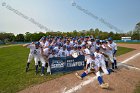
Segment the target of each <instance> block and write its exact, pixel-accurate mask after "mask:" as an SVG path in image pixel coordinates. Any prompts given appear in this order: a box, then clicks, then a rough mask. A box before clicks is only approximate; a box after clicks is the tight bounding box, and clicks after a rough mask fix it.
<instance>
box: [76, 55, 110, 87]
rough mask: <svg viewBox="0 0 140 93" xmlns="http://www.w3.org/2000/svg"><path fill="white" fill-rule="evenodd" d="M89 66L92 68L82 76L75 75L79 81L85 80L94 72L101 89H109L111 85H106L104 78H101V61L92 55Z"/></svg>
mask: <svg viewBox="0 0 140 93" xmlns="http://www.w3.org/2000/svg"><path fill="white" fill-rule="evenodd" d="M88 64H90V67H89V68H88V69H87V70H86V71H84V72H83V73H82V74H81V75H79V74H78V73H76V74H75V75H76V76H77V77H78V78H79V79H83V78H84V77H85V76H87V75H88V74H89V73H91V72H94V73H95V74H96V76H97V80H98V82H99V85H100V87H101V88H108V87H109V84H108V83H104V81H103V78H102V76H101V72H100V67H101V63H100V61H99V59H98V58H96V57H95V55H94V54H91V55H90V61H88ZM105 74H106V73H105Z"/></svg>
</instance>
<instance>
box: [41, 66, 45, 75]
mask: <svg viewBox="0 0 140 93" xmlns="http://www.w3.org/2000/svg"><path fill="white" fill-rule="evenodd" d="M44 68H45V67H43V66H42V70H41V74H44Z"/></svg>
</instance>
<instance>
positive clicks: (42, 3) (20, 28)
mask: <svg viewBox="0 0 140 93" xmlns="http://www.w3.org/2000/svg"><path fill="white" fill-rule="evenodd" d="M73 1H74V0H0V32H11V33H14V34H19V33H23V34H24V33H25V32H31V33H33V32H40V31H41V32H46V30H45V29H44V28H48V29H49V31H52V30H53V31H63V32H67V31H73V30H77V31H81V30H89V29H91V28H93V29H96V28H99V29H100V30H102V31H114V32H128V31H130V30H133V29H134V28H135V25H136V24H137V23H138V22H140V0H75V1H74V2H75V4H76V6H80V7H81V8H82V9H84V10H86V11H88V12H90V13H92V15H94V16H97V17H98V18H99V19H101V18H102V19H103V20H104V21H105V22H107V23H109V24H111V25H112V26H114V27H116V28H117V29H120V30H118V31H117V30H115V29H111V28H109V27H108V25H107V24H106V23H103V22H101V21H100V20H97V19H95V18H94V17H91V16H90V15H88V14H86V13H84V12H83V11H82V10H79V9H78V8H77V7H76V6H72V3H73ZM9 6H10V7H11V8H10V9H11V10H10V9H9V8H8V7H9ZM14 10H16V13H15V11H14ZM17 11H18V13H17ZM21 14H22V15H21ZM23 15H24V16H26V18H24V17H23ZM29 19H34V22H33V21H31V20H29ZM40 25H41V26H43V28H41V27H40Z"/></svg>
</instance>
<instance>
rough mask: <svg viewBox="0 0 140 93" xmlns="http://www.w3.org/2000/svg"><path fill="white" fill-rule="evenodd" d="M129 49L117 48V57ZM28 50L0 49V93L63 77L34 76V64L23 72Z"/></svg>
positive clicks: (12, 91)
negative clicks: (27, 70)
mask: <svg viewBox="0 0 140 93" xmlns="http://www.w3.org/2000/svg"><path fill="white" fill-rule="evenodd" d="M132 50H133V49H130V48H123V47H118V53H117V55H121V54H125V53H127V52H130V51H132ZM28 53H29V49H26V48H23V47H22V46H11V47H5V48H0V93H15V92H17V91H20V90H22V89H24V88H26V87H29V86H33V85H35V84H39V83H42V82H46V81H48V80H52V79H55V78H58V77H60V76H63V75H64V74H56V75H49V74H47V75H45V76H43V77H41V76H40V75H39V74H38V75H35V70H34V62H32V63H31V65H30V71H29V72H28V73H26V72H25V66H26V61H27V57H28Z"/></svg>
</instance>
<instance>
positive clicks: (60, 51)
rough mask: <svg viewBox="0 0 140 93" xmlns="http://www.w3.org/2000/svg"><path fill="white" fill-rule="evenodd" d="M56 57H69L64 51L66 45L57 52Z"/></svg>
mask: <svg viewBox="0 0 140 93" xmlns="http://www.w3.org/2000/svg"><path fill="white" fill-rule="evenodd" d="M58 56H59V57H67V56H69V52H68V51H67V49H66V45H64V46H63V49H61V50H59V52H58Z"/></svg>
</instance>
